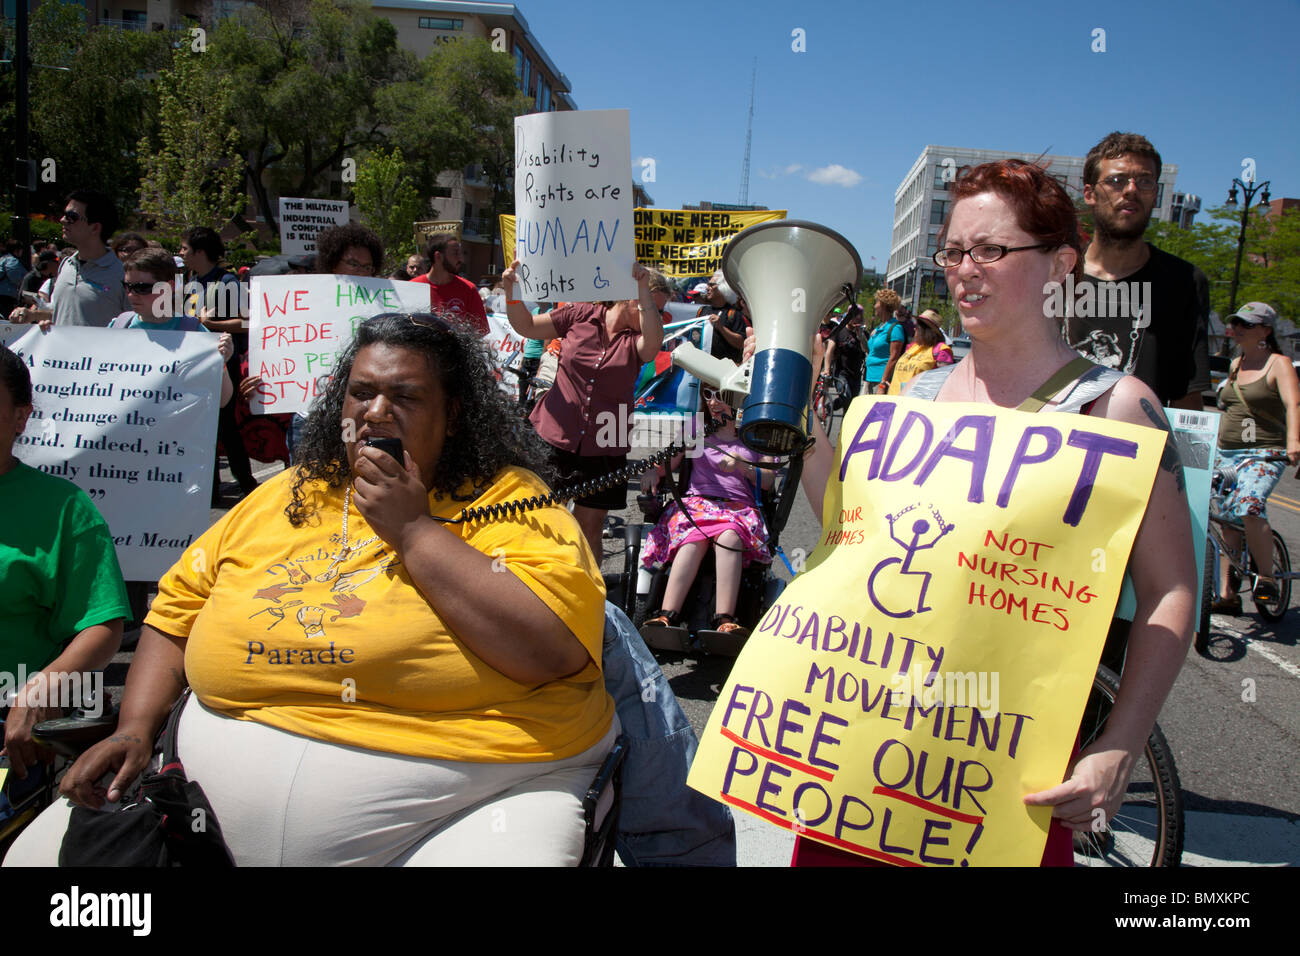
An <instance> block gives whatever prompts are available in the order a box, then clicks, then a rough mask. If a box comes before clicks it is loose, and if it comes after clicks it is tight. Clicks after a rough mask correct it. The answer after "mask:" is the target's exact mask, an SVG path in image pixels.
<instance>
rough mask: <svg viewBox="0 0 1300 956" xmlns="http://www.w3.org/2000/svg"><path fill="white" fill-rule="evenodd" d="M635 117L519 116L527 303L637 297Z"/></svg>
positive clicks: (518, 231) (520, 252) (519, 218)
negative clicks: (631, 123) (631, 121)
mask: <svg viewBox="0 0 1300 956" xmlns="http://www.w3.org/2000/svg"><path fill="white" fill-rule="evenodd" d="M631 152H632V147H631V138H630V134H629V120H628V111H627V110H583V111H576V112H563V113H561V112H556V113H532V114H530V115H528V116H516V117H515V214H516V224H515V258H516V259H518V260H519V261H520V264H521V268H520V271H519V281H520V286H521V288H520V289H519V297H520V298H523V299H533V300H537V301H549V302H555V301H564V302H602V301H607V300H612V299H634V298H636V294H637V291H636V281H635V280H634V279H633V278H632V262H633V254H634V247H635V240H634V237H633V235H632V226H633V223H632V207H633V202H632V156H631Z"/></svg>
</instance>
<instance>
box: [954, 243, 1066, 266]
mask: <svg viewBox="0 0 1300 956" xmlns="http://www.w3.org/2000/svg"><path fill="white" fill-rule="evenodd" d="M1055 248H1056V246H1054V245H1052V244H1050V243H1046V242H1036V243H1034V244H1033V245H1032V246H999V245H997V244H996V243H992V242H981V243H980V244H979V245H975V246H971V247H970V248H969V249H958V248H957V247H956V246H950V247H949V248H947V249H940V250H939V251H938V252H936V253H935V254H934V255H933V256H932V257H931V258H932V259H934V264H935V265H936V266H938V267H939V268H940V269H952V268H955V267H956V266H959V265H961V260H962V256H970V257H971V261H972V262H978V263H979V264H980V265H988V263H990V262H997V261H998V260H999V259H1001V258H1002V257H1003V256H1005V255H1006V254H1007V253H1008V252H1023V251H1025V250H1026V249H1055Z"/></svg>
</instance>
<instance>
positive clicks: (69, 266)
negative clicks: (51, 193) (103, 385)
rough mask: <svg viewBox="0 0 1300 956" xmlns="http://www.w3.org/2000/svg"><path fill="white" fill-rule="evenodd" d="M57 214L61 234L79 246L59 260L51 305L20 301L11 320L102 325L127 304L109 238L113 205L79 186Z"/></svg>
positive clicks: (119, 262) (114, 217) (114, 218)
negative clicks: (34, 304)
mask: <svg viewBox="0 0 1300 956" xmlns="http://www.w3.org/2000/svg"><path fill="white" fill-rule="evenodd" d="M61 218H62V221H63V238H64V239H65V240H67V241H68V242H70V243H71V244H72V245H73V246H75V247H76V249H77V251H76V254H74V255H70V256H67V257H65V258H64V259H63V261H62V262H60V263H59V272H58V275H57V276H56V277H55V280H54V291H53V293H52V295H51V297H50V301H51V306H50V308H49V309H37V308H35V307H30V306H29V307H19V308H17V309H14V310H13V312H12V313H11V314H10V316H9V320H10V321H11V322H18V323H24V322H30V323H40V324H41V325H43V326H46V327H48V326H49V324H50V323H51V322H53V324H55V325H81V326H93V327H95V328H100V329H102V328H106V327H107V326H108V323H109V322H111V321H112V320H113V319H114V318H115V317H117V316H118V315H120V314H121V313H123V312H125V311H126V310H127V309H129V308H130V304H129V303H128V302H127V300H126V291H125V290H124V289H123V288H122V280H123V278H124V275H125V273H124V272H123V269H122V260H121V259H119V258H118V257H117V255H116V253H114V252H113V250H112V249H110V248H108V244H107V242H108V238H109V236H111V235H112V234H113V233H114V231H116V229H117V210H116V209H114V208H113V204H112V203H111V202H110V201H109V200H108V198H107V197H106V196H104V195H102V194H100V193H97V192H91V191H89V190H83V189H79V190H77V191H76V192H74V193H72V194H71V195H70V196H68V199H67V202H66V203H65V204H64V208H63V216H62V217H61Z"/></svg>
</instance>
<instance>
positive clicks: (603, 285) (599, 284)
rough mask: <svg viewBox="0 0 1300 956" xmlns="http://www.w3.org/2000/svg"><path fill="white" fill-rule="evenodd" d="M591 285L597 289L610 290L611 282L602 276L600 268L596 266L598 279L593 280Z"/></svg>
mask: <svg viewBox="0 0 1300 956" xmlns="http://www.w3.org/2000/svg"><path fill="white" fill-rule="evenodd" d="M591 284H592V285H593V286H594V287H595V288H597V289H608V288H609V280H608V279H606V278H604V277H603V276H601V274H600V266H596V278H594V279H592V280H591Z"/></svg>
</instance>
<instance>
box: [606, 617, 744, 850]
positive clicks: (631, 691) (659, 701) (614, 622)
mask: <svg viewBox="0 0 1300 956" xmlns="http://www.w3.org/2000/svg"><path fill="white" fill-rule="evenodd" d="M603 658H604V671H605V689H606V690H607V691H608V692H609V695H610V696H611V697H613V698H614V706H615V708H616V710H617V711H618V719H619V721H620V722H621V723H622V724H623V733H624V734H625V735H627V736H628V737H629V738H630V739H631V744H630V745H629V747H628V755H627V760H626V762H625V763H624V764H623V792H622V804H621V807H622V809H621V810H620V813H619V828H618V829H619V832H618V839H617V847H618V855H619V857H620V858H621V859H622V861H623V863H624V865H626V866H735V865H736V828H735V824H734V822H733V821H732V819H731V811H730V810H729V809H728V808H727V807H726V806H724V805H723V804H721V803H718V802H717V801H715V800H711V799H709V798H708V797H706V796H704V795H703V794H702V793H699V792H697V791H695V790H692V789H690V788H689V787H687V786H686V773H687V771H688V770H690V766H691V760H693V759H694V757H695V749H696V747H697V741H696V739H695V731H694V730H692V729H691V725H690V721H688V720H687V719H686V715H685V714H684V713H682V709H681V707H680V706H679V705H678V703H677V698H676V697H674V696H673V692H672V688H670V687H669V686H668V679H667V678H666V677H664V673H663V671H662V670H660V668H659V665H658V664H657V663H656V662H655V659H654V656H653V655H652V654H651V653H650V651H649V650H647V649H646V646H645V642H644V641H642V640H641V635H640V634H638V633H637V630H636V628H634V627H633V626H632V622H631V621H629V620H628V619H627V615H625V614H624V613H623V612H622V611H621V610H620V609H618V608H616V607H615V606H614V605H612V604H610V603H608V602H606V604H605V645H604V651H603Z"/></svg>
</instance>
